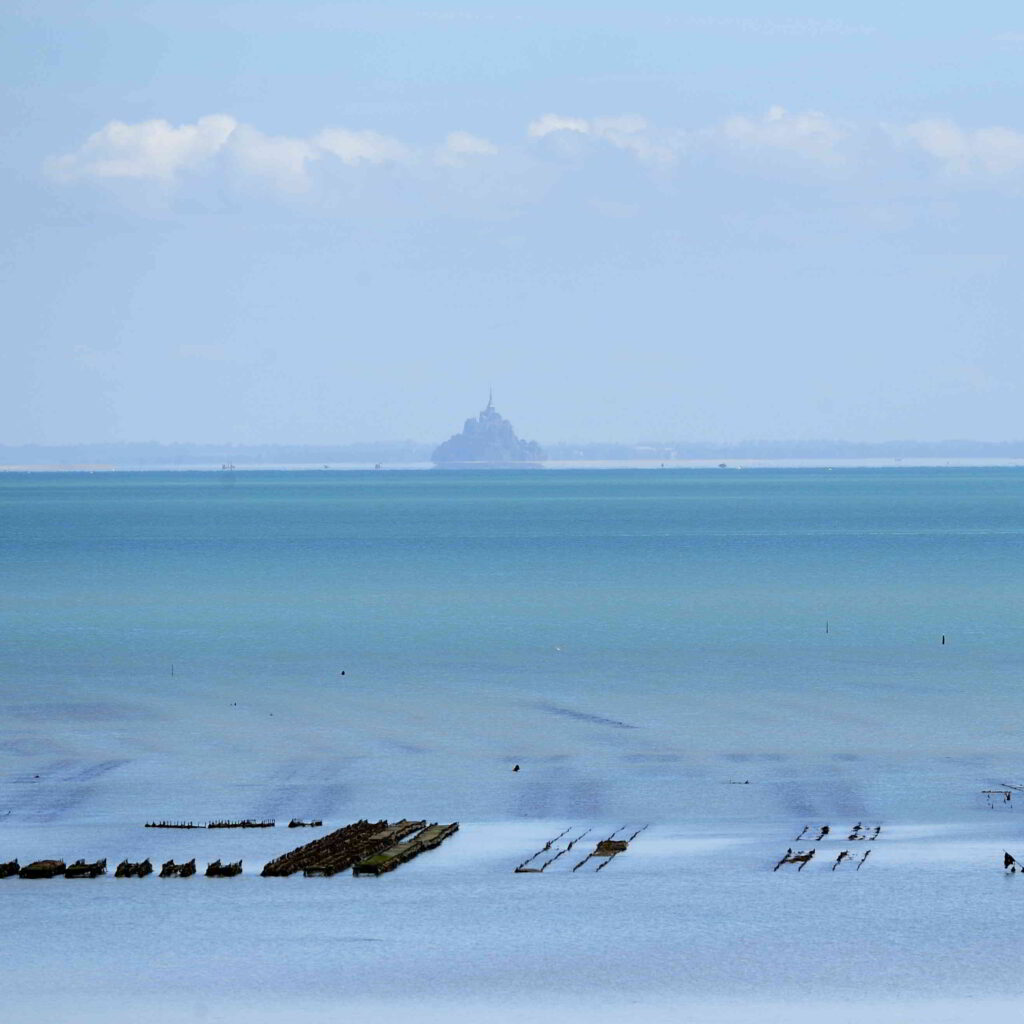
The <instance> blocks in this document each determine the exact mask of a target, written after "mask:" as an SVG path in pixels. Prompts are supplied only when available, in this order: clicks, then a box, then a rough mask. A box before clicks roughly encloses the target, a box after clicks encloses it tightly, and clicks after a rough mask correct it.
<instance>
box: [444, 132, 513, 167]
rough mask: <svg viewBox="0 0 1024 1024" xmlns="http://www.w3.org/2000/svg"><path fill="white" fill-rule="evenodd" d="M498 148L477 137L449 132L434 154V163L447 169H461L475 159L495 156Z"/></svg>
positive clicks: (464, 133)
mask: <svg viewBox="0 0 1024 1024" xmlns="http://www.w3.org/2000/svg"><path fill="white" fill-rule="evenodd" d="M497 154H498V147H497V146H496V145H495V144H494V143H493V142H489V141H488V140H487V139H482V138H480V136H479V135H471V134H470V133H469V132H451V133H450V134H449V135H448V136H447V137H446V138H445V140H444V145H443V146H439V147H438V149H437V152H436V153H435V154H434V160H435V162H436V163H439V164H442V165H444V166H447V167H462V166H464V165H465V164H467V163H469V162H470V161H471V160H473V159H475V158H476V157H481V156H497Z"/></svg>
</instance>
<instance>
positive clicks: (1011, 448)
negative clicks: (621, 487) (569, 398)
mask: <svg viewBox="0 0 1024 1024" xmlns="http://www.w3.org/2000/svg"><path fill="white" fill-rule="evenodd" d="M545 447H546V450H547V457H548V460H549V461H554V462H566V461H582V462H585V461H615V460H629V461H636V460H641V459H644V460H651V461H670V460H675V459H711V460H718V461H722V460H727V459H894V460H895V459H901V458H937V459H941V458H1000V459H1014V458H1024V441H964V440H950V441H881V442H870V441H740V442H735V443H728V444H725V443H714V442H709V441H680V442H677V443H669V442H649V443H643V444H621V443H611V442H609V443H600V442H594V443H588V444H565V443H560V444H549V445H546V446H545ZM433 450H434V446H433V445H432V444H422V443H420V442H418V441H380V442H367V443H363V444H343V445H327V444H325V445H303V444H288V445H282V444H260V445H233V444H158V443H156V442H137V443H124V444H74V445H0V466H87V465H88V466H114V467H118V468H133V467H139V468H144V467H155V466H168V467H185V466H204V467H205V466H221V465H235V466H325V465H326V466H333V465H371V466H372V465H375V464H378V463H379V464H381V465H389V464H390V465H396V464H398V465H402V464H409V463H428V462H429V461H430V456H431V453H432V452H433Z"/></svg>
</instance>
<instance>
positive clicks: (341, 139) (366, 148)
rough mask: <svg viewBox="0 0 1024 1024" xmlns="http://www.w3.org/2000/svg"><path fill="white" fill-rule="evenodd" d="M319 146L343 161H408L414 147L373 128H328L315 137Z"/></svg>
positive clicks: (350, 162) (346, 162) (368, 162)
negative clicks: (351, 129) (353, 129)
mask: <svg viewBox="0 0 1024 1024" xmlns="http://www.w3.org/2000/svg"><path fill="white" fill-rule="evenodd" d="M313 141H314V142H315V143H316V145H317V146H319V147H320V148H321V149H323V150H325V151H326V152H328V153H331V154H332V155H333V156H336V157H337V158H338V159H339V160H340V161H341V162H342V163H343V164H348V165H349V166H353V165H355V164H362V163H365V164H387V163H395V164H400V163H405V162H406V161H408V160H410V159H411V158H412V155H413V154H412V151H411V150H410V149H409V148H408V147H407V146H406V145H404V144H403V143H401V142H399V141H398V139H394V138H392V137H391V136H389V135H381V134H380V133H379V132H373V131H359V132H353V131H347V130H346V129H344V128H325V129H324V130H323V131H322V132H320V134H319V135H317V136H316V137H315V138H314V140H313Z"/></svg>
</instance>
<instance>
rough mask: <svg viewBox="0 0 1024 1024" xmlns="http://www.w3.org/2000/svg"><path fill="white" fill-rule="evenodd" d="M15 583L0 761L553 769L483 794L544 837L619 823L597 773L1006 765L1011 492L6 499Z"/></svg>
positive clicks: (147, 494)
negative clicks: (867, 763) (197, 744)
mask: <svg viewBox="0 0 1024 1024" xmlns="http://www.w3.org/2000/svg"><path fill="white" fill-rule="evenodd" d="M0 579H2V581H3V589H2V617H0V627H2V634H0V639H2V642H0V671H2V678H3V699H4V700H5V701H6V702H7V703H8V705H9V707H10V709H13V712H12V713H13V714H14V716H15V717H14V718H9V719H8V720H9V722H10V721H18V722H20V723H21V725H20V726H19V727H18V729H16V730H15V731H14V732H13V734H9V735H7V737H6V751H7V756H8V758H9V759H13V760H11V763H12V765H13V764H14V761H16V760H17V759H18V758H22V759H25V758H28V759H29V760H30V761H32V763H36V761H39V762H40V763H42V761H45V760H46V759H47V758H49V759H51V760H52V759H55V758H56V759H59V758H61V757H71V758H75V757H79V756H84V755H83V750H86V749H94V748H96V747H97V744H98V740H97V736H102V737H104V740H103V743H106V744H107V745H108V746H107V749H106V750H105V751H104V752H103V753H104V756H113V755H112V754H111V750H113V749H115V748H117V746H118V744H123V745H124V749H126V750H129V751H130V752H129V753H128V754H127V755H126V756H127V757H129V758H133V757H134V758H138V759H143V758H144V757H145V756H156V754H157V753H159V754H161V756H163V757H164V758H165V760H166V761H167V762H168V763H175V761H176V760H177V761H180V762H181V763H183V764H186V765H187V764H190V763H191V760H194V757H195V748H194V746H191V745H186V744H185V741H184V739H183V737H185V736H188V737H201V741H202V743H204V744H206V745H207V746H208V747H215V748H217V749H223V751H224V756H225V757H235V758H236V762H237V764H238V766H239V769H238V770H239V771H241V770H242V766H244V765H245V764H247V763H248V762H247V761H246V758H247V757H251V756H252V755H253V754H254V752H256V751H259V752H260V754H261V758H263V759H264V760H266V761H268V762H269V761H271V760H274V759H276V761H277V762H283V761H284V762H288V763H292V761H293V760H294V758H297V757H305V756H308V757H311V758H318V757H319V758H321V759H326V760H328V761H330V760H331V759H334V758H337V757H341V758H352V759H353V762H355V761H358V762H359V764H360V765H361V766H362V767H361V769H360V770H361V771H363V772H364V775H363V776H362V782H361V783H359V785H360V786H363V787H366V786H372V782H371V780H372V779H373V778H380V777H382V776H381V775H380V773H381V772H383V773H384V774H385V775H386V774H387V772H388V771H392V770H396V771H397V770H398V769H397V768H395V766H396V765H399V764H405V765H406V768H405V769H403V770H404V771H405V772H406V774H408V772H410V771H413V770H415V773H416V774H417V775H418V776H419V777H420V778H421V779H422V782H423V785H424V786H425V787H427V788H428V789H429V788H431V787H433V790H432V791H436V792H442V791H444V790H445V789H446V787H451V786H452V785H453V773H454V774H455V775H457V776H458V777H459V778H461V777H462V775H463V774H464V773H465V772H464V771H463V770H464V769H465V771H466V772H469V773H470V774H472V773H477V772H480V771H482V770H485V767H486V766H488V765H494V766H500V765H504V764H506V763H511V762H512V761H520V760H530V759H531V758H532V759H535V760H537V759H544V760H545V763H555V762H556V761H557V759H558V758H563V759H567V761H566V762H565V763H571V765H574V766H575V767H574V769H573V770H574V771H575V772H576V774H575V775H573V774H572V773H571V772H570V773H569V775H568V776H566V775H564V773H563V774H562V775H553V776H552V780H551V781H550V782H549V784H548V785H547V786H546V787H545V788H543V789H542V790H538V791H537V793H536V794H535V796H533V797H530V796H525V797H524V796H522V795H520V796H519V797H517V798H516V799H517V800H519V801H520V803H517V804H515V805H513V806H511V807H509V806H507V801H506V800H505V798H504V797H500V798H495V800H496V802H497V804H498V805H499V806H496V807H491V806H490V804H489V802H488V801H489V800H490V799H491V797H490V796H488V795H487V794H486V792H485V790H486V787H484V791H481V792H476V791H474V792H475V793H476V795H475V796H474V798H473V799H475V800H476V799H478V800H479V802H480V804H481V807H480V808H479V809H482V810H484V811H488V810H490V811H492V812H493V813H505V812H507V813H514V814H523V813H527V814H529V813H538V814H543V813H549V812H551V811H552V810H560V809H561V808H562V806H563V805H565V804H567V803H571V802H572V801H573V800H575V801H577V802H578V801H579V800H580V799H584V800H587V801H590V802H591V803H592V804H593V805H594V807H595V809H600V808H601V807H602V806H605V805H610V806H611V807H613V808H615V809H618V808H619V807H620V806H622V805H623V802H624V801H625V802H627V803H628V800H629V799H630V798H631V795H636V793H637V791H638V789H637V787H633V788H631V789H629V790H628V793H627V794H626V795H623V793H622V792H621V791H620V790H621V787H620V789H617V790H615V791H612V790H611V789H609V786H610V783H609V782H608V781H607V779H604V781H600V780H599V776H601V773H602V771H605V770H606V769H608V766H609V761H608V759H611V761H612V763H613V764H614V765H615V766H616V767H614V773H616V774H618V775H619V776H620V777H621V778H623V779H628V778H632V777H634V776H636V782H637V785H638V787H640V789H642V787H643V786H645V785H647V783H648V782H649V781H650V778H651V777H652V776H654V775H656V774H657V773H658V772H666V771H670V770H671V771H675V770H676V769H675V768H670V766H672V765H673V764H674V763H678V764H679V765H686V766H688V768H687V770H693V771H696V770H697V767H695V766H698V767H699V769H700V770H701V771H705V772H710V773H711V774H712V775H715V773H717V774H718V775H720V774H722V772H724V773H725V774H727V775H732V774H741V775H743V776H744V777H745V776H746V775H748V774H750V773H751V772H753V773H754V774H756V773H757V771H761V770H767V769H765V768H764V767H763V766H762V768H761V769H752V768H748V767H744V765H747V764H749V763H751V759H753V762H754V763H760V761H763V762H765V763H766V764H767V763H774V764H775V765H776V766H777V765H778V763H780V761H781V762H785V761H786V760H787V759H800V758H804V759H806V758H812V759H814V758H818V759H828V760H829V761H830V763H837V764H843V763H847V764H848V763H850V762H855V761H857V760H858V759H860V758H864V757H868V758H875V759H876V760H877V762H878V764H879V765H882V764H888V765H890V766H891V765H893V764H903V763H905V762H906V761H907V759H908V758H910V759H913V758H919V759H931V760H932V762H933V763H935V764H938V763H940V762H941V761H942V759H947V760H948V759H950V758H953V759H956V758H959V759H961V760H963V759H967V760H970V759H972V758H975V759H977V758H981V759H982V760H984V759H985V758H993V757H995V758H997V759H998V758H1012V757H1015V756H1016V753H1017V751H1018V750H1019V741H1020V735H1021V733H1020V727H1021V724H1022V720H1021V711H1020V708H1021V707H1022V703H1021V701H1020V699H1019V698H1020V694H1021V685H1022V671H1021V668H1022V664H1024V660H1022V658H1024V601H1022V581H1024V471H1021V470H1017V469H943V470H913V469H907V470H866V469H865V470H834V471H825V470H821V471H817V470H763V471H757V470H754V471H730V470H717V471H662V472H657V471H637V472H631V471H607V472H605V471H575V472H574V471H541V472H512V473H504V472H487V473H457V472H395V473H389V472H365V473H364V472H335V473H332V472H321V473H314V472H236V473H227V474H222V473H215V472H207V473H198V472H197V473H174V472H169V473H102V474H4V475H0ZM826 624H827V626H826ZM826 629H827V632H826ZM943 634H945V636H946V644H945V645H944V646H943V645H942V643H941V637H942V636H943ZM342 671H344V673H345V675H344V676H342V675H341V674H340V673H341V672H342ZM232 708H239V709H248V711H247V713H249V714H250V717H249V718H245V719H244V720H243V718H242V717H241V716H242V711H241V710H239V711H237V712H232V711H229V710H227V709H232ZM229 714H236V720H231V719H224V717H223V716H224V715H229ZM257 715H258V716H260V720H261V722H262V724H261V722H257V721H256V720H255V717H256V716H257ZM18 716H20V717H18ZM271 717H276V719H277V721H275V722H274V723H271V722H269V719H270V718H271ZM271 725H273V726H274V728H276V729H277V730H278V731H277V733H275V734H272V735H271V736H269V737H267V736H265V735H264V733H263V732H262V731H261V730H265V729H266V728H269V727H270V726H271ZM55 729H57V732H58V733H59V735H56V734H55V731H54V730H55ZM60 729H64V732H60ZM100 745H102V744H100ZM96 756H99V753H97V754H96ZM596 756H600V757H603V758H604V759H605V760H604V762H602V765H601V766H597V767H592V768H588V767H586V765H587V763H589V762H587V758H588V757H596ZM33 758H34V759H35V760H32V759H33ZM844 758H845V759H846V761H845V762H843V760H842V759H844ZM190 759H191V760H190ZM417 759H418V760H417ZM553 759H554V760H553ZM708 759H712V761H713V762H714V763H713V767H711V768H709V767H708V765H709V764H711V763H712V762H711V761H709V760H708ZM715 759H717V760H715ZM758 759H760V761H758ZM772 759H774V761H772ZM836 759H838V760H836ZM261 763H263V761H261ZM730 764H732V765H735V768H730V767H729V765H730ZM374 765H376V768H375V769H374V768H373V767H372V766H374ZM413 765H415V769H413V767H410V766H413ZM456 766H458V767H456ZM467 766H471V767H467ZM679 770H680V771H682V770H683V769H682V768H679ZM772 770H774V771H778V770H779V769H778V768H777V767H775V768H773V769H772ZM907 770H910V769H907ZM992 770H993V771H996V768H993V769H992ZM375 771H376V772H377V774H375ZM979 771H981V774H982V775H984V771H983V770H982V769H979ZM631 773H632V774H631ZM606 774H607V773H606ZM351 777H352V778H355V777H356V776H355V775H352V776H351ZM716 777H717V776H716ZM565 778H571V782H566V783H565V785H566V786H568V787H569V789H568V790H567V791H566V792H562V790H560V788H559V786H560V783H559V782H558V781H557V780H558V779H563V781H564V779H565ZM278 782H280V779H279V780H278ZM352 785H356V783H355V782H353V783H352ZM460 785H462V786H463V790H459V786H460ZM454 786H455V790H456V791H460V792H463V793H464V790H465V787H467V786H468V782H466V781H465V780H463V781H462V782H461V783H459V782H456V783H454ZM525 788H526V787H524V790H525ZM349 792H350V791H349ZM566 793H568V794H569V795H566ZM464 795H465V794H464ZM336 797H337V800H343V799H345V798H344V797H343V796H341V795H338V794H336ZM331 799H334V798H333V797H332V798H331ZM470 802H473V801H472V800H471V801H470ZM669 802H670V803H671V799H670V800H669ZM812 802H813V801H812ZM679 806H680V807H682V808H686V807H689V806H690V805H689V804H687V803H685V801H684V803H682V804H680V805H679Z"/></svg>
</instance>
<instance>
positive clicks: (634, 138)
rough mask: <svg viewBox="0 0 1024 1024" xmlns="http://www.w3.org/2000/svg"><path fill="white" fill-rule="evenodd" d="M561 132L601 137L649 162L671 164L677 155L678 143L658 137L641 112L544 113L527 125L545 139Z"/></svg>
mask: <svg viewBox="0 0 1024 1024" xmlns="http://www.w3.org/2000/svg"><path fill="white" fill-rule="evenodd" d="M557 132H569V133H572V134H576V135H586V136H589V137H590V138H594V139H600V140H601V141H602V142H607V143H608V144H609V145H612V146H614V147H615V148H616V149H624V150H627V151H629V152H631V153H633V155H634V156H636V157H637V158H638V159H640V160H643V161H644V162H646V163H652V164H663V165H664V164H669V163H671V162H672V161H673V160H674V159H675V157H676V147H675V146H672V145H669V144H668V143H666V142H664V141H661V140H657V139H655V138H654V137H653V136H652V134H651V129H650V125H649V124H648V122H647V119H646V118H644V117H641V116H640V115H639V114H623V115H619V116H616V117H593V118H585V117H563V116H562V115H561V114H544V115H543V116H542V117H539V118H537V119H536V120H535V121H531V122H530V124H529V125H527V128H526V133H527V135H528V136H529V137H530V138H531V139H543V138H544V137H545V136H547V135H553V134H555V133H557Z"/></svg>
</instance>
